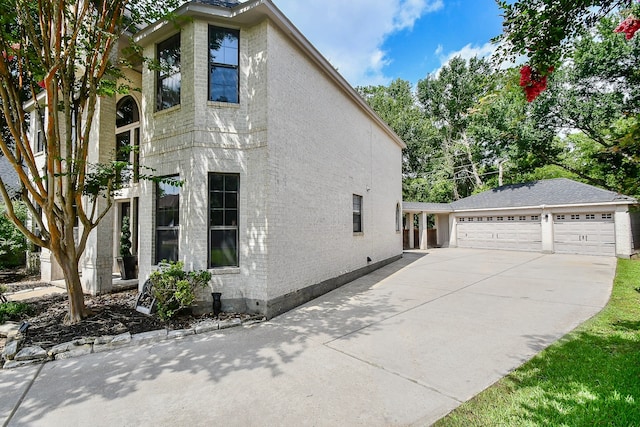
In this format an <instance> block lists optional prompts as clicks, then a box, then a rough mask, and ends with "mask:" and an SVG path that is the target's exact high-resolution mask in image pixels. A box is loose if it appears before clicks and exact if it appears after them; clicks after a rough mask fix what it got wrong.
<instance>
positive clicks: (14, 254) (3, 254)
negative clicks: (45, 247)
mask: <svg viewBox="0 0 640 427" xmlns="http://www.w3.org/2000/svg"><path fill="white" fill-rule="evenodd" d="M13 206H14V210H15V213H16V216H17V217H18V219H19V220H20V221H21V222H22V223H24V222H25V221H26V219H27V207H26V206H25V204H24V203H22V202H13ZM6 210H7V207H6V206H5V205H0V268H9V267H15V266H18V265H22V264H23V263H24V260H25V254H26V252H27V239H26V238H25V236H24V234H22V233H21V232H20V230H19V229H18V227H16V226H15V224H14V223H13V222H11V220H10V219H9V218H8V217H7V215H6Z"/></svg>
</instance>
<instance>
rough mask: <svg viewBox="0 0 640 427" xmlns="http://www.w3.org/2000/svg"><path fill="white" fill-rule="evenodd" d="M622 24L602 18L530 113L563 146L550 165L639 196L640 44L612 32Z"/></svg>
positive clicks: (614, 18)
mask: <svg viewBox="0 0 640 427" xmlns="http://www.w3.org/2000/svg"><path fill="white" fill-rule="evenodd" d="M621 19H623V18H622V17H620V16H618V15H613V16H612V17H606V18H602V19H601V20H600V22H599V23H598V24H597V26H596V28H594V29H593V30H591V31H589V32H587V31H584V32H583V33H582V34H581V35H580V36H578V37H576V38H575V39H574V40H573V41H572V49H571V54H570V57H569V59H570V60H569V61H566V63H565V64H563V65H562V66H561V67H560V68H559V70H558V71H557V72H556V73H554V76H553V77H552V79H551V81H550V87H549V90H548V92H547V93H545V94H544V95H543V96H541V98H540V99H539V101H540V102H536V103H534V104H535V105H532V106H531V109H532V114H533V117H534V119H535V120H536V122H537V123H538V125H539V126H540V127H543V128H546V129H551V130H553V132H554V133H555V134H556V135H558V140H557V141H556V143H557V144H558V143H559V144H560V145H561V146H562V152H561V153H560V155H559V156H558V157H556V158H555V159H554V158H549V160H550V163H555V164H557V165H559V166H561V167H563V168H565V169H567V170H570V171H571V172H573V173H575V174H576V175H578V176H579V177H581V178H582V179H583V180H585V181H587V182H590V183H592V184H596V185H599V186H602V187H605V188H609V189H612V190H615V191H620V192H624V193H626V194H638V191H639V190H640V183H639V182H638V176H640V155H639V154H640V138H638V135H637V132H638V118H639V117H640V76H639V75H638V72H637V70H638V69H640V40H639V39H638V38H634V39H631V40H626V39H625V37H624V36H622V35H620V34H616V33H614V32H613V30H614V28H615V27H616V25H617V24H618V22H619V21H620V20H621ZM567 135H568V136H567ZM538 148H539V147H538ZM532 151H537V150H536V149H533V150H532Z"/></svg>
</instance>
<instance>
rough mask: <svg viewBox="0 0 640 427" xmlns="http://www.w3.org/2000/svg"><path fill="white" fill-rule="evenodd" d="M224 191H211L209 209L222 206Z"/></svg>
mask: <svg viewBox="0 0 640 427" xmlns="http://www.w3.org/2000/svg"><path fill="white" fill-rule="evenodd" d="M223 203H224V193H223V192H221V191H214V192H212V193H211V209H214V208H223V207H224V204H223Z"/></svg>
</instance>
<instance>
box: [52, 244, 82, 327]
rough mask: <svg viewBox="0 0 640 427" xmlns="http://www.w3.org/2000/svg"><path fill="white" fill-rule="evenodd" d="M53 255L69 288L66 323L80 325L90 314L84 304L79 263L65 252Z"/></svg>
mask: <svg viewBox="0 0 640 427" xmlns="http://www.w3.org/2000/svg"><path fill="white" fill-rule="evenodd" d="M52 253H53V255H54V257H55V258H56V261H58V263H59V264H60V267H61V268H62V272H63V274H64V281H65V285H66V288H67V298H68V300H67V303H68V312H67V315H66V316H65V322H64V323H65V324H74V323H78V322H80V321H81V320H82V319H83V318H85V317H87V316H88V314H89V313H88V311H87V309H86V307H85V304H84V293H83V291H82V283H81V282H80V271H79V269H78V263H77V262H76V261H75V256H71V257H70V254H67V253H65V252H63V251H60V250H53V251H52Z"/></svg>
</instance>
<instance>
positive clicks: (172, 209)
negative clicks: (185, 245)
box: [156, 182, 180, 227]
mask: <svg viewBox="0 0 640 427" xmlns="http://www.w3.org/2000/svg"><path fill="white" fill-rule="evenodd" d="M156 200H157V201H156V203H157V205H156V226H158V227H174V226H177V225H178V224H180V222H179V216H178V213H179V207H180V187H176V186H173V185H170V184H167V183H163V182H161V183H158V187H157V199H156Z"/></svg>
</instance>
